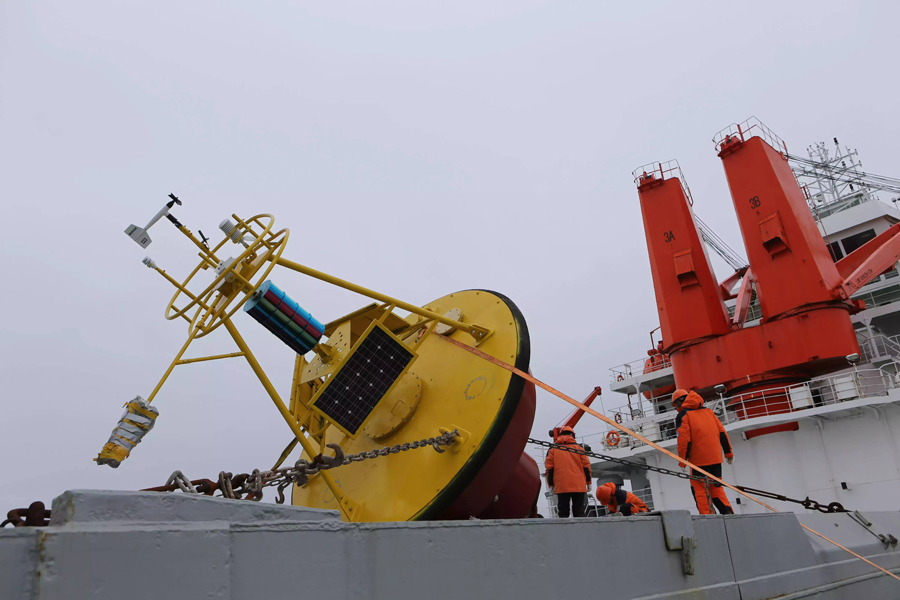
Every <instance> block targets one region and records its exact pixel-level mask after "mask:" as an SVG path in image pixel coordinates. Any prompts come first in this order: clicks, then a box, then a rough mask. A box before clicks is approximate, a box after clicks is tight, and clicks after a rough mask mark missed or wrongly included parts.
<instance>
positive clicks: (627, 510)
mask: <svg viewBox="0 0 900 600" xmlns="http://www.w3.org/2000/svg"><path fill="white" fill-rule="evenodd" d="M633 508H634V505H633V504H632V503H631V502H626V503H625V504H623V505H622V506H621V507H620V508H619V512H621V513H622V514H623V515H625V516H626V517H630V516H631V511H632V509H633Z"/></svg>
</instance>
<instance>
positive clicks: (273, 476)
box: [160, 429, 459, 504]
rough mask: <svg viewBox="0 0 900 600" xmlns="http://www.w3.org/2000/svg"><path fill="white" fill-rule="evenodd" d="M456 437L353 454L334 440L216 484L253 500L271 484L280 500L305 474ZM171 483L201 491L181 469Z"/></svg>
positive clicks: (225, 477)
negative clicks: (287, 461)
mask: <svg viewBox="0 0 900 600" xmlns="http://www.w3.org/2000/svg"><path fill="white" fill-rule="evenodd" d="M457 437H459V430H457V429H454V430H453V431H447V432H446V433H443V434H441V435H439V436H435V437H431V438H426V439H423V440H418V441H415V442H406V443H404V444H395V445H393V446H385V447H384V448H379V449H377V450H369V451H366V452H359V453H357V454H344V451H343V450H342V449H341V447H340V446H339V445H338V444H326V447H327V448H331V449H332V450H333V451H334V456H325V455H324V454H319V455H317V456H315V457H314V458H313V459H312V460H311V461H308V460H306V459H303V458H301V459H300V460H298V461H297V462H296V463H294V466H292V467H282V468H280V469H275V470H272V471H260V470H259V469H254V470H253V472H252V473H250V474H247V473H241V474H239V475H232V474H231V473H228V472H226V471H222V472H220V473H219V480H218V482H217V484H216V487H217V489H218V490H219V491H220V492H222V496H223V497H225V498H231V499H235V500H239V499H244V500H254V501H259V500H262V497H263V489H264V488H267V487H274V488H276V489H277V491H278V498H276V499H275V502H276V503H278V504H283V503H284V490H285V489H287V488H288V487H289V486H292V485H294V484H297V485H300V486H302V485H306V483H307V482H308V481H309V477H310V476H311V475H315V474H316V473H318V472H319V471H328V470H330V469H336V468H337V467H342V466H344V465H349V464H351V463H357V462H362V461H364V460H369V459H372V458H378V457H381V456H387V455H389V454H398V453H400V452H406V451H408V450H415V449H416V448H425V447H426V446H431V447H432V448H434V450H435V451H436V452H444V450H443V449H442V448H441V446H449V445H451V444H452V443H453V441H454V440H455V438H457ZM174 486H177V488H178V489H180V490H181V491H182V492H185V493H187V494H191V493H200V492H201V490H198V489H196V488H194V486H193V485H191V482H190V481H189V480H188V479H187V478H186V477H185V476H184V474H182V473H181V471H175V472H174V473H172V475H171V476H170V477H169V480H168V482H167V484H166V486H163V487H165V488H168V489H170V490H173V489H175V487H174ZM191 488H194V489H191ZM160 491H162V490H160Z"/></svg>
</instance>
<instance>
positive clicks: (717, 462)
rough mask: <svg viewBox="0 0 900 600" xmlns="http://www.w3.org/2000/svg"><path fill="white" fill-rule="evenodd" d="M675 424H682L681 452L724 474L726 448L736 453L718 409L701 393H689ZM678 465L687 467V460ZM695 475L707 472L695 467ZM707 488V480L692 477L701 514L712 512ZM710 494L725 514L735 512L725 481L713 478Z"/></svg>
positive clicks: (710, 469)
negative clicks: (726, 490) (721, 483)
mask: <svg viewBox="0 0 900 600" xmlns="http://www.w3.org/2000/svg"><path fill="white" fill-rule="evenodd" d="M675 425H676V427H677V428H678V456H680V457H681V458H683V459H685V460H689V461H691V462H692V463H694V464H695V465H697V466H698V467H700V468H701V469H703V470H704V471H709V472H710V473H712V474H713V475H715V476H716V477H720V478H721V476H722V453H723V451H724V453H725V458H732V457H734V454H733V453H732V451H731V440H730V439H729V438H728V433H727V432H726V431H725V427H724V426H723V425H722V422H721V421H720V420H719V418H718V417H717V416H716V415H715V413H713V411H711V410H710V409H708V408H706V407H704V406H703V398H701V397H700V395H699V394H697V393H696V392H689V393H688V395H687V398H685V400H684V404H683V405H682V406H681V410H679V411H678V417H677V418H676V419H675ZM678 466H679V467H684V466H685V464H684V463H683V462H680V463H678ZM691 475H699V476H701V477H702V476H703V474H702V473H699V472H696V471H694V470H693V469H691ZM706 488H707V486H706V485H705V484H704V482H703V481H697V480H693V479H692V480H691V493H692V494H694V500H695V501H696V503H697V510H698V511H700V514H701V515H708V514H712V507H710V505H709V500H710V499H709V498H708V497H707V490H706ZM709 495H710V496H711V497H712V503H713V504H714V505H715V507H716V508H717V509H719V512H720V513H721V514H734V509H732V508H731V504H730V503H729V502H728V498H727V497H726V496H725V490H724V489H722V486H721V485H719V484H718V483H715V482H712V481H710V482H709Z"/></svg>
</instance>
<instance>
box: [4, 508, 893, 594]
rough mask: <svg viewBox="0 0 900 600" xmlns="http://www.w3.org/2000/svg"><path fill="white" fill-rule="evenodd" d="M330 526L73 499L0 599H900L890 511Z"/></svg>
mask: <svg viewBox="0 0 900 600" xmlns="http://www.w3.org/2000/svg"><path fill="white" fill-rule="evenodd" d="M865 517H866V518H867V519H868V520H869V521H870V522H871V523H872V525H871V527H865V526H863V525H862V524H860V523H859V522H857V521H855V520H853V519H852V518H851V517H850V516H849V515H847V514H836V515H826V514H806V515H795V514H791V513H781V514H769V515H737V516H729V517H721V516H693V517H691V516H690V515H689V514H688V513H687V512H686V511H671V512H665V513H656V514H651V515H649V516H640V517H618V518H617V517H605V518H596V519H594V518H590V519H571V520H559V519H531V520H521V521H474V520H473V521H445V522H430V523H365V524H355V523H343V522H342V521H341V520H340V519H339V518H338V515H337V513H336V512H329V511H320V510H313V509H305V508H299V507H283V506H276V505H271V504H257V503H253V502H241V501H233V500H224V499H218V498H208V497H200V496H191V495H185V494H177V493H175V494H157V493H149V492H98V491H71V492H66V493H65V494H63V495H62V496H60V497H58V498H57V499H56V500H55V501H54V503H53V519H52V521H51V525H50V526H49V527H44V528H30V527H29V528H19V529H15V530H10V529H5V530H2V531H0V598H3V599H7V598H9V599H13V598H15V599H42V600H56V599H66V600H75V599H79V598H93V599H103V598H111V599H112V598H115V599H116V600H119V599H121V598H129V599H132V600H136V599H140V598H223V599H224V598H228V599H233V600H239V599H240V600H243V599H247V600H251V599H252V600H257V599H259V598H288V597H291V598H327V599H328V600H341V599H357V598H385V599H388V598H389V599H391V600H400V599H405V598H410V599H416V600H421V599H423V598H435V597H451V596H452V597H457V598H473V599H474V598H514V599H516V600H523V599H529V598H558V597H565V598H577V597H582V598H588V597H590V598H596V597H604V598H605V597H609V598H617V599H620V600H624V599H625V598H677V599H688V598H691V599H693V598H708V599H723V600H724V599H729V600H730V599H734V600H738V599H740V600H757V599H759V600H762V599H765V598H773V597H778V598H812V597H814V598H822V599H835V600H836V599H843V598H848V599H849V598H898V597H900V582H898V581H897V580H895V579H892V578H890V577H888V576H886V575H884V574H883V573H880V572H879V571H877V570H875V569H874V568H873V567H871V566H870V565H867V564H865V563H864V562H862V561H860V560H858V559H855V558H853V557H852V556H850V555H849V554H847V553H846V552H844V551H842V550H840V549H838V548H836V547H834V546H833V545H831V544H828V543H827V542H825V541H824V540H821V539H820V538H817V537H815V536H812V535H811V534H808V533H807V532H805V531H804V530H803V529H802V528H801V527H800V524H801V523H802V524H804V525H807V526H809V527H811V528H813V529H816V530H817V531H820V532H822V533H823V534H825V535H827V536H829V537H830V538H832V539H834V540H835V541H837V542H838V543H841V544H843V545H844V546H846V547H848V548H850V549H852V550H854V551H855V552H858V553H859V554H862V555H863V556H866V557H867V558H869V559H870V560H872V561H873V562H875V563H877V564H879V565H880V566H882V567H884V568H886V569H889V570H900V550H898V549H897V547H896V546H890V545H887V546H886V545H885V544H884V543H882V541H881V540H880V539H879V538H878V537H877V535H878V534H885V535H887V534H890V533H893V534H894V535H895V536H896V535H898V534H900V513H897V512H880V513H867V514H866V515H865Z"/></svg>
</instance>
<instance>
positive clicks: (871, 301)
mask: <svg viewBox="0 0 900 600" xmlns="http://www.w3.org/2000/svg"><path fill="white" fill-rule="evenodd" d="M834 146H835V149H834V151H832V152H829V150H828V148H827V147H826V145H825V144H822V143H820V144H816V145H814V146H811V147H810V148H809V149H808V155H809V159H797V158H794V157H792V162H791V164H792V168H793V169H794V172H795V175H796V176H797V179H798V182H799V183H800V184H801V188H802V189H803V191H804V194H805V195H806V197H807V202H808V204H809V207H810V210H811V211H812V213H813V215H814V217H815V218H816V222H817V223H818V225H819V230H820V233H821V234H822V236H823V238H824V240H825V242H826V244H827V245H828V247H829V249H830V251H831V254H832V257H833V259H834V260H835V261H837V260H840V259H841V258H843V257H845V256H847V255H849V254H850V253H852V252H853V251H855V250H856V249H857V248H859V247H860V246H862V245H863V244H865V243H866V242H868V241H869V240H871V239H873V238H875V237H876V236H877V235H879V234H881V233H883V232H884V231H886V230H887V229H888V228H890V227H891V226H892V225H894V224H896V223H898V222H900V211H898V210H897V209H896V208H895V206H894V204H893V203H895V202H896V201H897V199H896V198H894V199H892V201H891V203H887V202H884V201H882V199H881V198H879V195H878V193H879V191H880V192H881V193H884V192H885V191H887V192H896V190H897V187H896V183H897V182H896V180H889V179H887V178H879V177H875V176H871V175H868V174H866V173H864V172H863V171H862V170H861V163H860V162H859V160H858V156H857V153H856V151H850V149H849V148H845V149H844V150H841V148H840V146H839V145H838V142H837V140H836V139H835V140H834ZM698 221H699V220H698ZM698 225H699V227H700V230H701V232H702V234H703V237H704V240H705V241H706V244H707V246H708V247H710V248H711V249H712V250H714V251H715V252H717V253H718V254H719V255H720V256H722V257H723V258H724V259H725V260H726V261H727V262H729V263H730V264H732V266H733V267H735V268H737V267H738V265H737V264H735V261H737V260H739V257H736V255H735V253H734V252H733V251H731V250H730V248H728V246H727V244H724V242H722V240H721V239H719V238H718V237H717V236H715V234H712V233H711V232H709V231H708V228H707V227H706V226H705V224H703V223H702V222H699V223H698ZM853 298H854V299H859V300H862V301H864V302H865V305H866V308H865V310H863V311H861V312H859V313H857V314H855V315H853V316H852V320H853V324H854V329H856V331H857V336H858V339H859V344H860V356H859V357H856V356H852V355H851V356H850V357H848V362H847V365H846V368H845V369H843V370H839V371H836V372H833V373H829V374H828V375H827V376H822V377H817V378H814V379H812V380H810V381H807V382H803V383H797V384H794V385H788V386H784V387H773V388H772V389H770V390H766V391H763V392H759V391H756V392H754V393H753V394H752V399H753V400H754V401H755V402H759V399H760V397H761V396H762V398H763V399H764V402H763V406H764V408H763V410H761V411H751V412H752V413H753V414H752V416H748V415H746V412H745V411H743V410H741V406H742V403H743V400H744V398H743V397H742V396H741V395H736V396H731V397H728V398H725V397H723V396H722V395H721V394H720V396H719V398H713V399H711V400H710V399H708V401H707V406H708V407H709V408H712V409H713V410H714V411H715V412H716V414H717V415H718V416H719V418H720V419H721V421H722V422H723V423H724V424H725V428H726V430H727V431H728V433H729V436H730V438H731V442H732V444H733V447H734V453H735V456H736V459H735V462H734V464H733V465H727V464H726V465H724V473H723V475H724V478H725V479H726V480H727V481H729V482H732V483H736V484H739V485H742V486H747V487H751V488H757V489H762V490H772V491H776V492H777V493H779V494H783V495H785V496H788V497H790V498H796V499H801V500H802V499H804V498H806V497H810V498H813V499H814V500H817V501H818V502H820V503H821V504H822V505H827V504H829V503H831V502H839V503H841V504H842V505H843V506H844V507H846V508H848V509H852V510H861V511H873V510H896V507H897V505H896V498H897V497H898V494H900V454H898V444H900V440H898V438H900V407H898V403H900V376H898V372H900V277H898V271H897V269H896V268H895V269H893V270H891V271H888V272H887V273H885V274H884V275H882V276H881V277H878V278H877V279H875V280H874V281H872V282H870V283H869V284H868V285H866V286H864V287H863V288H861V289H860V290H859V291H858V293H856V294H854V296H853ZM727 305H728V308H729V311H733V308H734V307H733V305H734V301H733V300H731V301H729V302H728V303H727ZM760 316H761V315H760V312H759V307H758V305H757V304H756V302H755V299H754V302H752V303H751V305H750V309H749V311H748V315H747V319H746V322H745V327H753V326H755V325H757V324H758V323H759V318H760ZM652 340H653V334H652V333H651V341H652ZM649 354H650V355H649V356H647V357H644V358H641V359H637V360H634V361H631V362H628V363H625V364H622V365H619V366H617V367H614V368H612V369H610V382H609V389H610V390H611V391H613V392H617V393H618V394H621V396H619V398H621V399H622V400H624V401H618V402H614V404H615V405H617V406H615V407H614V408H610V407H609V405H610V395H607V396H606V398H605V403H606V405H607V406H606V409H607V414H608V415H609V416H611V417H613V418H614V419H615V420H616V421H617V422H620V423H622V424H623V425H625V426H626V427H629V428H631V429H633V430H634V431H636V432H638V433H640V434H641V435H643V436H645V437H647V438H648V439H650V440H651V441H654V442H658V443H659V444H660V445H661V446H662V447H664V448H666V449H668V450H670V451H672V452H676V453H677V448H676V435H675V418H676V412H675V411H674V410H673V408H672V405H671V393H672V391H674V386H675V385H676V382H675V376H674V373H673V368H672V365H671V362H670V361H669V359H668V356H666V355H664V354H662V353H660V352H657V351H656V349H655V348H654V349H651V351H650V352H649ZM723 391H724V390H723ZM746 396H747V400H750V397H751V394H747V395H746ZM726 404H727V407H726ZM582 441H583V442H584V443H586V444H588V445H590V446H591V447H592V448H593V450H594V451H595V452H599V453H602V454H605V455H609V456H612V457H615V458H624V459H628V460H630V461H632V462H633V463H635V464H636V465H648V466H651V467H663V468H667V469H672V470H678V465H677V464H676V462H675V461H674V460H673V459H671V458H669V457H667V456H665V455H663V454H661V453H660V452H658V451H656V450H654V449H653V448H651V447H649V446H647V445H646V444H643V443H641V442H639V441H637V440H635V439H634V438H631V437H629V436H626V435H619V434H618V433H617V432H615V431H610V430H602V431H598V432H595V433H589V434H587V435H585V436H583V438H582ZM592 470H593V474H594V476H595V477H596V480H597V485H599V484H601V483H604V482H606V481H614V482H616V483H620V484H625V485H626V487H630V488H631V489H632V491H634V492H635V493H636V494H637V495H638V496H640V497H641V498H642V499H644V500H645V502H647V503H648V504H649V505H650V506H651V507H652V508H653V509H655V510H671V509H683V508H687V509H690V510H692V511H694V512H696V506H695V504H694V500H693V498H692V496H691V492H690V486H689V484H688V481H686V480H684V479H680V478H676V477H672V476H668V475H662V474H658V473H656V472H654V471H652V470H647V469H642V468H639V467H637V466H636V467H630V466H625V465H622V464H617V463H613V462H610V461H607V460H600V461H597V462H594V463H593V465H592ZM727 493H728V496H729V499H730V501H731V503H732V505H733V506H734V509H735V511H736V512H737V513H758V512H761V511H763V510H764V509H762V507H760V506H759V505H756V504H755V503H750V504H748V502H747V501H746V499H743V500H742V499H741V498H740V497H737V496H736V495H735V494H733V493H732V492H731V491H728V492H727ZM770 503H771V504H772V505H773V506H774V507H775V508H777V509H778V510H781V511H795V512H805V511H806V509H804V508H803V506H801V505H799V504H795V503H788V502H780V501H777V500H771V501H770Z"/></svg>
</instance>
